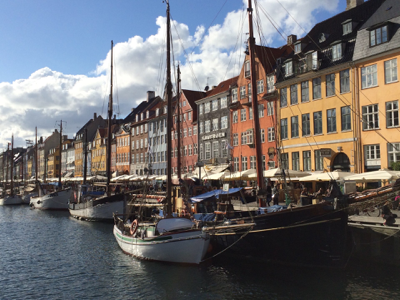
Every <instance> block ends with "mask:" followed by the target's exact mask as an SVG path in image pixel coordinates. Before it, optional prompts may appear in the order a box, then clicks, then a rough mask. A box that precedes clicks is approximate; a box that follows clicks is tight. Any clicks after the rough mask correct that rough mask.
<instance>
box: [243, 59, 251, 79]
mask: <svg viewBox="0 0 400 300" xmlns="http://www.w3.org/2000/svg"><path fill="white" fill-rule="evenodd" d="M244 76H245V77H249V76H250V61H249V60H246V61H245V62H244Z"/></svg>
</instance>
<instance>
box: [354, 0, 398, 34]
mask: <svg viewBox="0 0 400 300" xmlns="http://www.w3.org/2000/svg"><path fill="white" fill-rule="evenodd" d="M370 1H371V0H370ZM398 16H400V1H399V0H386V1H385V3H383V4H382V5H381V6H380V7H379V8H378V9H377V10H376V12H375V13H374V14H373V15H372V16H371V18H369V19H368V20H367V21H366V22H365V23H364V25H363V26H362V27H361V28H360V30H361V29H365V28H368V27H371V26H374V25H377V24H380V23H383V22H385V21H388V20H391V19H393V18H396V17H398Z"/></svg>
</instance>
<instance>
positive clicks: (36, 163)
mask: <svg viewBox="0 0 400 300" xmlns="http://www.w3.org/2000/svg"><path fill="white" fill-rule="evenodd" d="M35 144H36V145H35V180H36V182H37V181H38V157H37V151H38V144H37V127H35Z"/></svg>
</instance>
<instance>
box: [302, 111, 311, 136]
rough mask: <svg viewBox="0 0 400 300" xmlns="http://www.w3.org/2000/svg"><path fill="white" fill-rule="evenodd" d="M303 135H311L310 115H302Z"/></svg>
mask: <svg viewBox="0 0 400 300" xmlns="http://www.w3.org/2000/svg"><path fill="white" fill-rule="evenodd" d="M301 135H302V136H306V135H310V114H303V115H301Z"/></svg>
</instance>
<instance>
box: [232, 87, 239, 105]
mask: <svg viewBox="0 0 400 300" xmlns="http://www.w3.org/2000/svg"><path fill="white" fill-rule="evenodd" d="M237 93H238V91H237V88H236V89H232V103H234V102H237V101H238V94H237Z"/></svg>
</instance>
